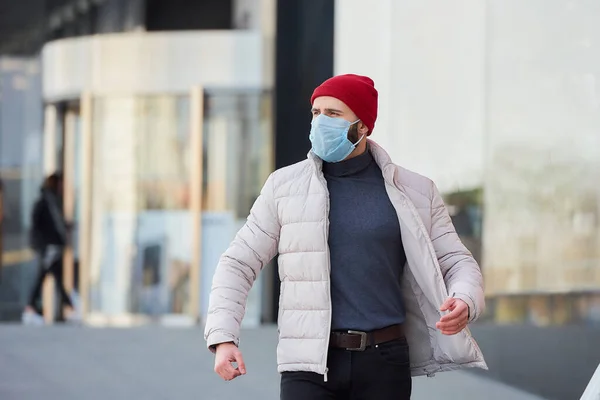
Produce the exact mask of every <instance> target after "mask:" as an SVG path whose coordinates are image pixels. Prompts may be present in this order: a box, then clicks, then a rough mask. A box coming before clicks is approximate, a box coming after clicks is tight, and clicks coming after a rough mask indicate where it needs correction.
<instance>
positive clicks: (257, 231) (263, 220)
mask: <svg viewBox="0 0 600 400" xmlns="http://www.w3.org/2000/svg"><path fill="white" fill-rule="evenodd" d="M280 229H281V227H280V225H279V220H278V217H277V212H276V210H275V201H274V198H273V175H271V176H269V178H268V179H267V182H266V183H265V185H264V187H263V188H262V190H261V193H260V196H259V197H258V198H257V199H256V201H255V202H254V205H253V206H252V209H251V211H250V215H249V216H248V220H247V221H246V224H245V225H244V226H243V227H242V228H241V229H240V230H239V232H238V233H237V235H236V237H235V239H234V240H233V242H232V243H231V244H230V246H229V248H228V249H227V251H225V253H224V254H223V255H222V256H221V258H220V260H219V264H218V265H217V269H216V272H215V275H214V277H213V282H212V290H211V293H210V299H209V306H208V317H207V320H206V326H205V333H204V337H205V339H206V342H207V345H208V347H209V349H211V350H213V351H214V345H216V344H219V343H224V342H234V343H235V344H236V345H238V344H239V337H240V325H241V322H242V318H243V317H244V313H245V309H246V300H247V299H248V293H249V291H250V289H251V287H252V284H253V283H254V281H255V280H256V277H257V276H258V274H259V272H260V271H261V270H262V268H263V267H264V266H265V265H267V264H268V263H269V262H270V261H271V259H272V258H273V257H274V256H275V255H276V254H277V247H278V242H279V232H280Z"/></svg>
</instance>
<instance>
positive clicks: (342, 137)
mask: <svg viewBox="0 0 600 400" xmlns="http://www.w3.org/2000/svg"><path fill="white" fill-rule="evenodd" d="M358 121H360V120H357V121H354V122H348V121H346V120H345V119H343V118H331V117H328V116H326V115H323V114H321V115H319V116H318V117H316V118H315V119H313V121H312V124H311V129H310V136H309V138H310V142H311V143H312V149H313V152H314V153H315V154H316V155H317V156H318V157H319V158H320V159H321V160H323V161H326V162H330V163H334V162H340V161H343V160H345V159H346V157H348V156H349V155H350V153H352V152H353V151H354V149H355V148H356V146H357V145H358V144H359V143H360V141H361V140H363V138H364V135H363V136H361V138H360V140H359V141H358V142H356V143H352V142H351V141H350V140H348V130H349V129H350V127H351V126H352V125H354V124H356V123H357V122H358Z"/></svg>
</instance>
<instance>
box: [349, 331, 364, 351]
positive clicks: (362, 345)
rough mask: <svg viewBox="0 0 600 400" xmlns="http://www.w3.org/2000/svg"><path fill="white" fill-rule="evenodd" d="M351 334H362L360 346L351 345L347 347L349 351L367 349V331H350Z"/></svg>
mask: <svg viewBox="0 0 600 400" xmlns="http://www.w3.org/2000/svg"><path fill="white" fill-rule="evenodd" d="M348 334H349V335H359V336H360V347H350V348H346V350H349V351H365V349H366V348H367V332H361V331H348Z"/></svg>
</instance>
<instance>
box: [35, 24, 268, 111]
mask: <svg viewBox="0 0 600 400" xmlns="http://www.w3.org/2000/svg"><path fill="white" fill-rule="evenodd" d="M262 41H263V36H262V34H261V33H260V32H254V31H193V32H159V33H144V32H142V33H122V34H110V35H99V36H87V37H82V38H73V39H64V40H58V41H55V42H50V43H48V44H47V45H46V46H44V49H43V52H42V61H43V77H44V79H43V85H44V87H43V93H44V100H46V101H57V100H65V99H77V98H79V97H80V96H81V93H82V92H83V91H84V90H90V91H91V92H92V94H93V95H118V94H127V95H128V94H151V93H188V92H189V90H190V88H191V87H192V86H194V85H198V84H200V85H203V86H204V87H233V88H245V87H248V88H263V87H264V71H263V53H262V47H263V43H262Z"/></svg>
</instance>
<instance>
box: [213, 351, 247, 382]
mask: <svg viewBox="0 0 600 400" xmlns="http://www.w3.org/2000/svg"><path fill="white" fill-rule="evenodd" d="M234 362H235V363H236V364H237V368H235V367H234V366H233V364H232V363H234ZM215 372H216V373H217V374H218V375H219V376H220V377H221V378H223V379H224V380H226V381H230V380H232V379H235V378H237V377H238V376H240V375H245V374H246V366H245V365H244V359H243V358H242V353H241V352H240V349H238V347H237V346H236V345H235V344H233V343H221V344H219V345H217V354H216V356H215Z"/></svg>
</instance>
